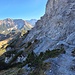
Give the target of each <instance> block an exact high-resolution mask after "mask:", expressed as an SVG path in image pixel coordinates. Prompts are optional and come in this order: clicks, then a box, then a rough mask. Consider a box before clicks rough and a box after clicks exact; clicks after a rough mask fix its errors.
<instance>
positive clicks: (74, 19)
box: [23, 0, 75, 75]
mask: <svg viewBox="0 0 75 75" xmlns="http://www.w3.org/2000/svg"><path fill="white" fill-rule="evenodd" d="M35 39H39V40H41V42H40V43H39V45H38V46H36V48H34V49H33V50H34V52H35V53H40V52H44V51H46V50H48V49H50V50H52V49H54V48H57V47H58V46H59V45H61V44H63V45H64V48H65V50H66V54H64V55H61V56H59V57H57V58H55V59H52V62H53V63H54V64H53V66H52V68H51V72H48V74H47V75H74V74H75V64H74V63H75V58H74V57H73V56H72V51H73V50H74V48H75V0H48V2H47V5H46V12H45V14H44V16H43V17H41V19H40V20H38V21H37V23H36V25H35V27H34V28H33V29H32V30H31V31H30V32H29V34H28V36H27V37H26V38H25V39H24V41H23V43H25V42H28V41H33V40H35Z"/></svg>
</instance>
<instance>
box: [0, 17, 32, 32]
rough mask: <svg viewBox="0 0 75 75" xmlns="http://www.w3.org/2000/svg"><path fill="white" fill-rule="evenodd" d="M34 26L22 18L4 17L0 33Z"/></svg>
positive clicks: (1, 21)
mask: <svg viewBox="0 0 75 75" xmlns="http://www.w3.org/2000/svg"><path fill="white" fill-rule="evenodd" d="M32 27H33V26H32V25H31V24H30V23H28V22H27V21H25V20H22V19H10V18H7V19H4V20H0V33H5V32H10V31H12V30H21V29H25V30H30V29H31V28H32Z"/></svg>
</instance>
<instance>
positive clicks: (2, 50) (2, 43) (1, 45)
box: [0, 38, 12, 56]
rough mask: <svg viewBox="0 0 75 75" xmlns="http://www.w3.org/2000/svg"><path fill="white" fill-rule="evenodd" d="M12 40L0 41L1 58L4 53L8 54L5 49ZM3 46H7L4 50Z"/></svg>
mask: <svg viewBox="0 0 75 75" xmlns="http://www.w3.org/2000/svg"><path fill="white" fill-rule="evenodd" d="M11 39H12V38H9V39H6V40H3V41H0V56H1V55H2V54H3V53H4V52H6V50H5V47H6V46H7V45H8V44H7V43H8V42H9V41H10V40H11ZM5 44H6V45H5ZM3 45H5V46H4V48H3V49H2V47H3Z"/></svg>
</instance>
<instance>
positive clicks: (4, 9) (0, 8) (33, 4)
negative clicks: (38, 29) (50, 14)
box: [0, 0, 47, 20]
mask: <svg viewBox="0 0 75 75" xmlns="http://www.w3.org/2000/svg"><path fill="white" fill-rule="evenodd" d="M46 3H47V0H0V19H5V18H13V19H18V18H19V19H25V20H29V19H39V18H40V17H41V16H43V15H44V13H45V7H46Z"/></svg>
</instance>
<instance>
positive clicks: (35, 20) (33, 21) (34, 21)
mask: <svg viewBox="0 0 75 75" xmlns="http://www.w3.org/2000/svg"><path fill="white" fill-rule="evenodd" d="M26 21H27V22H29V23H30V24H31V25H33V26H35V23H36V22H37V19H31V20H26Z"/></svg>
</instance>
